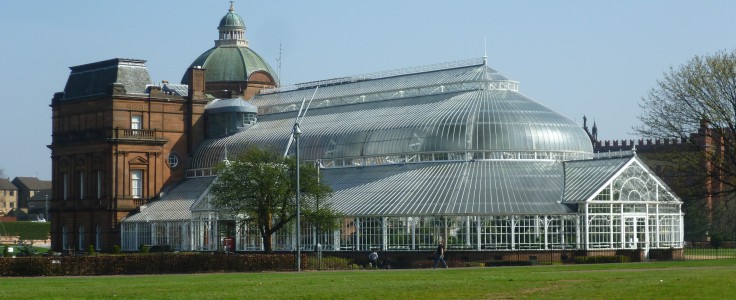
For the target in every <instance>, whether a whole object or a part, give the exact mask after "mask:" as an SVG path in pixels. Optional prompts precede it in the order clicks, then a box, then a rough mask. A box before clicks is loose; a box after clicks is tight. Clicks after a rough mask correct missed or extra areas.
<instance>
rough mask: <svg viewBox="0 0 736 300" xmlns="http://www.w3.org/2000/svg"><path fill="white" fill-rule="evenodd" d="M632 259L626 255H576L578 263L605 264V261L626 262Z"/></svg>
mask: <svg viewBox="0 0 736 300" xmlns="http://www.w3.org/2000/svg"><path fill="white" fill-rule="evenodd" d="M629 261H631V259H630V258H629V257H628V256H624V255H614V256H576V257H575V263H578V264H605V263H624V262H629Z"/></svg>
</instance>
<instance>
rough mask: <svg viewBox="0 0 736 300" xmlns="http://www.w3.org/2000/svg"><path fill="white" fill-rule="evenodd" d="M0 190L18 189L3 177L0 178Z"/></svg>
mask: <svg viewBox="0 0 736 300" xmlns="http://www.w3.org/2000/svg"><path fill="white" fill-rule="evenodd" d="M0 190H18V188H17V187H16V186H15V185H14V184H13V183H12V182H10V180H7V179H5V178H0Z"/></svg>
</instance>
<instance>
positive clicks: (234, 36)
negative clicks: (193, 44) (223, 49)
mask: <svg viewBox="0 0 736 300" xmlns="http://www.w3.org/2000/svg"><path fill="white" fill-rule="evenodd" d="M217 30H219V31H220V39H218V40H216V41H215V46H216V47H217V46H225V45H234V46H244V47H248V41H247V40H245V22H243V18H241V17H240V15H238V14H237V13H235V4H234V3H233V1H230V8H229V9H228V10H227V14H225V16H224V17H222V19H220V26H217Z"/></svg>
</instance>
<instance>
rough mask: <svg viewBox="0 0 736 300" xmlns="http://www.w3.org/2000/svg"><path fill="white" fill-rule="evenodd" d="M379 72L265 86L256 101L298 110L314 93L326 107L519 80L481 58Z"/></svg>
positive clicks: (267, 107)
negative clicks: (281, 85) (485, 62)
mask: <svg viewBox="0 0 736 300" xmlns="http://www.w3.org/2000/svg"><path fill="white" fill-rule="evenodd" d="M439 66H447V68H444V69H442V68H440V67H439ZM376 74H377V75H358V76H351V77H343V78H338V79H332V80H324V81H317V82H313V83H308V84H304V85H300V88H293V87H292V88H280V89H274V90H264V91H262V92H261V94H260V95H258V96H257V97H256V98H255V99H254V100H253V101H254V103H255V104H256V105H257V106H258V107H259V109H260V110H259V111H260V112H261V113H262V114H268V113H280V112H287V111H296V110H298V109H299V106H300V104H301V101H302V99H305V98H306V99H312V97H314V101H315V102H314V103H313V104H312V105H313V107H324V106H335V105H346V104H353V103H359V102H370V101H381V100H390V99H395V98H401V97H413V96H423V95H430V94H439V93H447V92H458V91H471V90H492V89H499V90H513V91H518V90H519V83H518V82H517V81H513V80H509V79H508V78H507V77H506V76H504V75H502V74H500V73H499V72H498V71H496V70H494V69H492V68H490V67H488V66H486V65H485V64H484V61H483V60H482V59H475V60H467V61H461V62H456V63H448V64H442V65H432V66H428V67H419V68H407V69H403V70H398V71H388V72H386V73H385V74H384V73H376ZM386 74H388V75H393V76H386ZM396 74H403V75H396ZM315 90H318V92H317V93H315ZM274 91H280V92H274Z"/></svg>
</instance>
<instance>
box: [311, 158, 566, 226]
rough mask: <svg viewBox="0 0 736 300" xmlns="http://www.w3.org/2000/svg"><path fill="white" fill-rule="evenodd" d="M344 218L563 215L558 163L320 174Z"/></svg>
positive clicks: (436, 166)
mask: <svg viewBox="0 0 736 300" xmlns="http://www.w3.org/2000/svg"><path fill="white" fill-rule="evenodd" d="M323 175H324V180H325V183H327V184H328V185H330V186H331V187H332V188H333V190H334V195H333V197H332V198H331V200H330V201H332V204H333V207H334V208H335V209H337V210H338V211H340V212H341V213H344V214H346V215H350V216H393V215H396V216H399V215H401V216H405V215H473V214H479V215H488V214H496V215H498V214H567V213H573V212H574V211H573V210H572V208H571V207H569V206H566V205H564V204H560V200H561V199H560V197H561V196H562V189H563V186H564V184H563V171H562V163H561V162H554V161H474V162H444V163H425V164H401V165H387V166H375V167H369V168H341V169H326V170H324V171H323Z"/></svg>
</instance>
